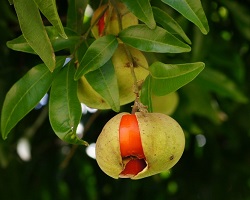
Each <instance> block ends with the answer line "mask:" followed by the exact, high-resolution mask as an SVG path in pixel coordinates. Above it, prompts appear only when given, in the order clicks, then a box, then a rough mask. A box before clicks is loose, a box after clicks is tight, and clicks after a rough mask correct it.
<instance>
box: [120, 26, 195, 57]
mask: <svg viewBox="0 0 250 200" xmlns="http://www.w3.org/2000/svg"><path fill="white" fill-rule="evenodd" d="M119 38H120V39H121V40H122V41H123V42H124V43H126V44H128V45H130V46H132V47H135V48H137V49H139V50H141V51H146V52H158V53H181V52H188V51H190V50H191V48H190V46H188V45H187V44H185V43H184V42H182V41H180V40H179V39H178V38H176V37H175V36H173V35H172V34H171V33H169V32H168V31H166V30H165V29H163V28H161V27H158V26H157V27H156V28H155V29H150V28H148V27H147V26H146V25H136V26H130V27H128V28H126V29H124V30H123V31H121V32H120V33H119Z"/></svg>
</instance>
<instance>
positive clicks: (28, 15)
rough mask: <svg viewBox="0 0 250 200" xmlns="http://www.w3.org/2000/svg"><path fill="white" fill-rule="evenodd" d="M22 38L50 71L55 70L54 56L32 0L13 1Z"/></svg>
mask: <svg viewBox="0 0 250 200" xmlns="http://www.w3.org/2000/svg"><path fill="white" fill-rule="evenodd" d="M14 7H15V10H16V13H17V17H18V20H19V24H20V27H21V30H22V33H23V36H24V38H25V39H26V41H27V42H28V43H29V45H30V46H31V47H32V49H33V50H34V51H35V52H36V53H37V54H38V55H39V57H40V58H41V59H42V60H43V62H44V63H45V65H46V66H47V67H48V68H49V70H50V71H53V70H54V69H55V54H54V51H53V47H52V45H51V43H50V40H49V37H48V35H47V33H46V30H45V27H44V25H43V21H42V18H41V16H40V12H39V10H38V8H37V5H36V4H35V2H34V1H33V0H29V1H27V0H14Z"/></svg>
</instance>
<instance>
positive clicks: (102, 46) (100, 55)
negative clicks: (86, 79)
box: [75, 35, 118, 80]
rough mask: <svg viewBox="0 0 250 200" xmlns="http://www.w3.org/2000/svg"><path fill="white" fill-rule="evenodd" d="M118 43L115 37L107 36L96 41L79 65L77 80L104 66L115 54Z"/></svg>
mask: <svg viewBox="0 0 250 200" xmlns="http://www.w3.org/2000/svg"><path fill="white" fill-rule="evenodd" d="M117 46H118V41H117V39H116V37H115V36H114V35H106V36H103V37H100V38H98V39H97V40H95V41H94V42H93V43H92V44H91V45H90V47H89V48H88V50H87V51H86V53H85V54H84V56H83V58H82V60H81V61H80V63H79V67H78V69H77V71H76V74H75V79H76V80H77V79H79V78H81V76H83V75H84V74H87V73H88V72H90V71H94V70H96V69H98V68H99V67H101V66H103V65H104V64H105V63H106V62H107V61H108V60H109V59H110V58H111V57H112V55H113V54H114V52H115V50H116V48H117Z"/></svg>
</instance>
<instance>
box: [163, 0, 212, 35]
mask: <svg viewBox="0 0 250 200" xmlns="http://www.w3.org/2000/svg"><path fill="white" fill-rule="evenodd" d="M162 2H164V3H166V4H168V5H169V6H171V7H172V8H174V9H175V10H177V11H178V12H179V13H181V14H182V15H183V16H184V17H185V18H187V19H188V20H189V21H191V22H193V23H194V24H195V25H196V26H197V27H199V29H200V30H201V32H202V33H203V34H207V33H208V31H209V26H208V22H207V18H206V15H205V13H204V10H203V8H202V5H201V2H200V0H178V1H176V0H162Z"/></svg>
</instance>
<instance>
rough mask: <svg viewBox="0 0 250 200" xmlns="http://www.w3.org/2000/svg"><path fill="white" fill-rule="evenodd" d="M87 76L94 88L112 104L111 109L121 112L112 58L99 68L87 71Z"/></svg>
mask: <svg viewBox="0 0 250 200" xmlns="http://www.w3.org/2000/svg"><path fill="white" fill-rule="evenodd" d="M85 77H86V79H87V81H88V82H89V84H90V85H91V86H92V87H93V89H94V90H95V91H96V92H97V93H99V94H100V95H101V96H102V97H103V98H104V99H105V101H106V102H107V103H108V104H109V105H110V106H111V109H112V110H114V111H115V112H119V110H120V100H119V90H118V84H117V78H116V74H115V69H114V66H113V63H112V61H111V59H110V60H109V61H108V62H107V63H106V64H105V65H103V66H102V67H100V68H98V69H97V70H95V71H92V72H89V73H87V74H86V75H85Z"/></svg>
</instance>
